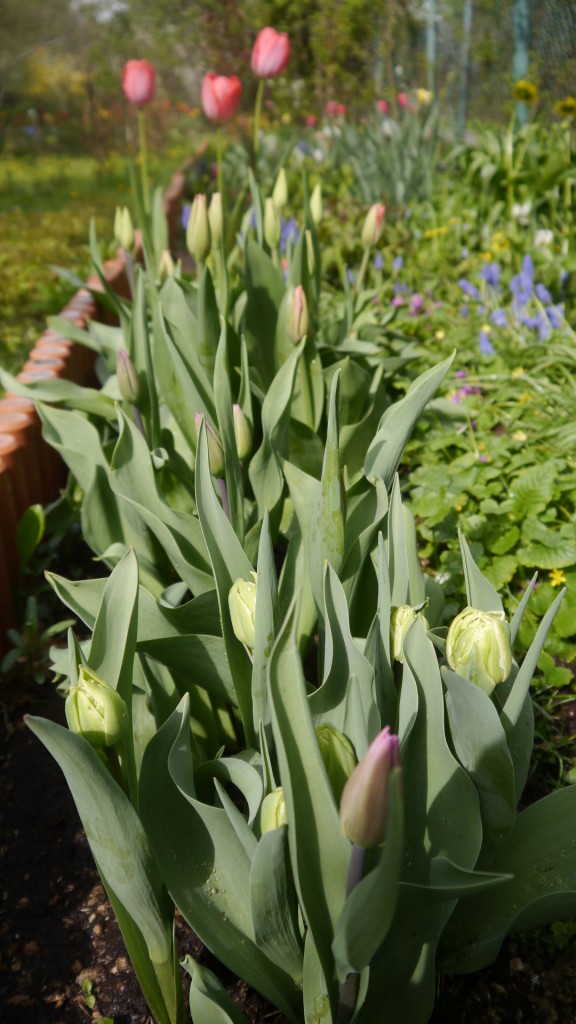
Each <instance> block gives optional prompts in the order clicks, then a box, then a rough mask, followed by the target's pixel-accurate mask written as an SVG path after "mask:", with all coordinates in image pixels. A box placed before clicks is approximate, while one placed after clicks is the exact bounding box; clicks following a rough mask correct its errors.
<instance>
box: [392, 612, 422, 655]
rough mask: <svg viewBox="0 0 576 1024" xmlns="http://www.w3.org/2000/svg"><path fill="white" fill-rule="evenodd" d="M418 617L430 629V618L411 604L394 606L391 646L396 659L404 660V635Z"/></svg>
mask: <svg viewBox="0 0 576 1024" xmlns="http://www.w3.org/2000/svg"><path fill="white" fill-rule="evenodd" d="M416 619H421V620H422V624H423V625H424V628H425V629H430V626H429V624H428V620H427V619H426V617H425V616H424V615H421V614H420V612H418V611H416V609H415V608H412V606H411V605H409V604H403V605H400V607H399V608H394V609H393V611H392V616H391V618H390V647H391V653H392V658H393V660H394V661H404V654H403V646H404V637H405V636H406V633H407V632H408V630H409V629H410V626H411V625H412V623H413V622H415V621H416Z"/></svg>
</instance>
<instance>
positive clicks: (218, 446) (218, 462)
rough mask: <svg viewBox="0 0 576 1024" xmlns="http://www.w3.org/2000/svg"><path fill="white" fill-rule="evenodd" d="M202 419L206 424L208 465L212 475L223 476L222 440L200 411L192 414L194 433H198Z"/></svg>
mask: <svg viewBox="0 0 576 1024" xmlns="http://www.w3.org/2000/svg"><path fill="white" fill-rule="evenodd" d="M202 420H204V422H205V424H206V440H207V442H208V463H209V466H210V472H211V474H212V476H216V477H223V476H224V449H223V447H222V441H221V440H220V434H219V433H218V431H217V430H214V427H213V426H212V424H211V423H208V420H207V419H206V418H205V417H204V416H203V415H202V413H201V412H197V413H195V415H194V423H195V425H196V434H197V435H198V434H199V433H200V427H201V425H202Z"/></svg>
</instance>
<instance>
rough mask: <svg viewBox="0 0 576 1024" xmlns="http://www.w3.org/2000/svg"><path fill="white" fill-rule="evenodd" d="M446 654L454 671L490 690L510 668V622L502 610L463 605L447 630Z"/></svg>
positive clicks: (503, 679) (485, 689) (504, 676)
mask: <svg viewBox="0 0 576 1024" xmlns="http://www.w3.org/2000/svg"><path fill="white" fill-rule="evenodd" d="M446 658H447V660H448V664H449V665H450V668H451V669H453V670H454V672H457V673H458V675H460V676H463V678H464V679H468V681H469V682H471V683H474V685H475V686H479V687H480V689H481V690H484V692H485V693H492V690H493V689H494V687H495V686H496V684H497V683H503V682H504V681H505V680H506V679H507V678H508V676H509V675H510V672H511V670H512V648H511V644H510V626H509V624H508V622H506V617H505V615H504V612H500V611H498V612H481V611H479V610H478V609H477V608H465V609H464V611H462V612H460V614H459V615H457V616H456V618H455V619H454V621H453V622H452V624H451V626H450V629H449V630H448V636H447V637H446Z"/></svg>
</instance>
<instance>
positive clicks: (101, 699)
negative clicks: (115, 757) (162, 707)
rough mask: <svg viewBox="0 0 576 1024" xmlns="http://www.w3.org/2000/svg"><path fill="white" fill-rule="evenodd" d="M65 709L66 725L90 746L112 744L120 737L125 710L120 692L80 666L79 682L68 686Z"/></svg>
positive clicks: (125, 716) (126, 718)
mask: <svg viewBox="0 0 576 1024" xmlns="http://www.w3.org/2000/svg"><path fill="white" fill-rule="evenodd" d="M64 710H65V712H66V721H67V722H68V728H69V729H70V730H71V731H72V732H75V733H78V735H79V736H83V737H84V739H85V740H87V741H88V743H90V745H91V746H92V747H112V746H114V744H116V743H118V742H119V741H120V740H121V739H122V735H123V732H124V727H125V725H126V724H127V722H128V710H127V708H126V704H125V703H124V701H123V700H122V697H121V696H120V694H119V693H118V692H117V691H116V690H114V689H113V687H112V686H109V684H108V683H105V682H104V680H103V679H99V678H98V676H97V675H96V674H95V672H92V670H91V669H89V668H86V666H84V665H83V666H81V668H80V670H79V672H78V682H77V683H76V685H75V686H71V687H70V691H69V693H68V696H67V698H66V701H65V705H64Z"/></svg>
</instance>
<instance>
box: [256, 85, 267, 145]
mask: <svg viewBox="0 0 576 1024" xmlns="http://www.w3.org/2000/svg"><path fill="white" fill-rule="evenodd" d="M264 84H265V82H264V79H263V78H261V79H260V81H259V82H258V91H257V93H256V106H255V107H254V160H256V157H257V155H258V133H259V131H260V117H261V115H262V97H263V96H264Z"/></svg>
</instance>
